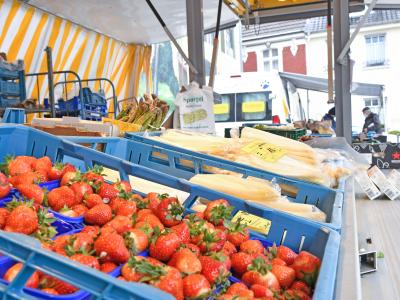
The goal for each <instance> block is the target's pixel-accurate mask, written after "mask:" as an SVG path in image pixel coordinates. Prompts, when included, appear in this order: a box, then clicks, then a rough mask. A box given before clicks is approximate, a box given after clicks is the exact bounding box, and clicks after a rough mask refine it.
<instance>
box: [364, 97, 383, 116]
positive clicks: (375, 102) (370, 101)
mask: <svg viewBox="0 0 400 300" xmlns="http://www.w3.org/2000/svg"><path fill="white" fill-rule="evenodd" d="M364 104H365V106H368V107H369V108H370V109H371V111H372V112H373V113H376V114H378V115H379V114H380V113H381V101H380V99H379V98H364Z"/></svg>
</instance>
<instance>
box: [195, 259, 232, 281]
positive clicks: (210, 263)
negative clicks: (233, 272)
mask: <svg viewBox="0 0 400 300" xmlns="http://www.w3.org/2000/svg"><path fill="white" fill-rule="evenodd" d="M199 259H200V262H201V266H202V270H201V274H203V275H204V276H205V277H206V278H207V280H208V282H209V283H210V284H220V283H223V282H224V281H225V280H226V279H227V278H228V276H229V275H230V273H229V269H230V259H229V257H228V256H226V255H225V254H223V253H221V252H213V253H211V254H209V255H207V256H200V258H199Z"/></svg>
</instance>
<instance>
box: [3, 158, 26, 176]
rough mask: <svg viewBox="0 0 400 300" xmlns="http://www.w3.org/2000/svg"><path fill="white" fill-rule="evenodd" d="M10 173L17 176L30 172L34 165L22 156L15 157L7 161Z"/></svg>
mask: <svg viewBox="0 0 400 300" xmlns="http://www.w3.org/2000/svg"><path fill="white" fill-rule="evenodd" d="M6 164H7V171H8V175H10V176H15V175H19V174H23V173H28V172H31V171H32V166H31V163H30V162H27V161H25V160H24V159H23V158H21V157H20V156H17V157H16V158H14V159H10V160H8V161H6Z"/></svg>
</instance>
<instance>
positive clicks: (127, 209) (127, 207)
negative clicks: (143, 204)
mask: <svg viewBox="0 0 400 300" xmlns="http://www.w3.org/2000/svg"><path fill="white" fill-rule="evenodd" d="M134 213H136V203H135V202H133V201H129V200H128V201H123V202H121V203H120V204H119V205H118V206H117V209H116V210H115V214H116V215H118V216H127V217H132V215H133V214H134Z"/></svg>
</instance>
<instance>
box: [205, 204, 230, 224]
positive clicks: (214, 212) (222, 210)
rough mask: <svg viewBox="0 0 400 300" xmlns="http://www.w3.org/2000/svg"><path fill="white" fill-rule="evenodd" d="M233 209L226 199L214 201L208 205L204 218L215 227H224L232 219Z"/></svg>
mask: <svg viewBox="0 0 400 300" xmlns="http://www.w3.org/2000/svg"><path fill="white" fill-rule="evenodd" d="M232 211H233V207H232V206H231V205H230V204H229V202H228V201H226V200H224V199H219V200H214V201H211V202H210V203H208V204H207V207H206V210H205V211H204V218H205V219H206V220H207V221H209V222H211V223H212V224H214V225H222V224H223V223H224V221H225V220H228V219H229V218H230V217H231V213H232Z"/></svg>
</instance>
